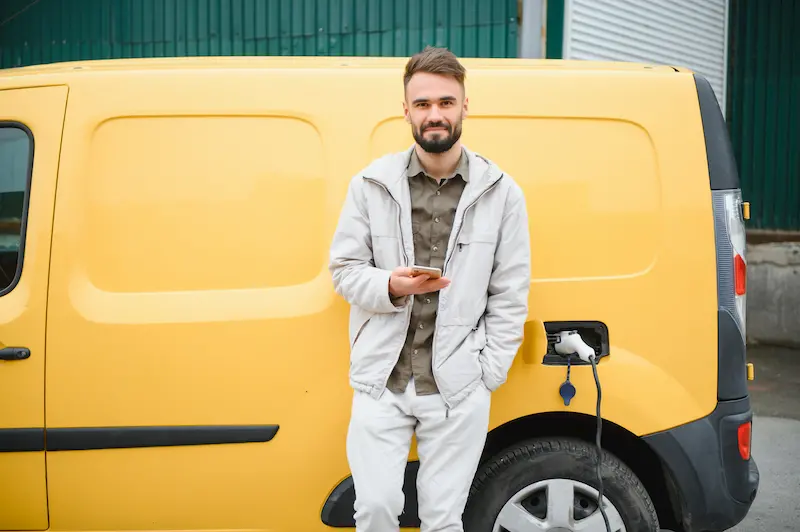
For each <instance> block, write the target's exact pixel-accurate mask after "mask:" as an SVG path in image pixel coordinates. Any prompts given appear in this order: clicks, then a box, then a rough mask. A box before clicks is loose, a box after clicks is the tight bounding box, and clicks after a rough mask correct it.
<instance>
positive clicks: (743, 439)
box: [738, 421, 753, 460]
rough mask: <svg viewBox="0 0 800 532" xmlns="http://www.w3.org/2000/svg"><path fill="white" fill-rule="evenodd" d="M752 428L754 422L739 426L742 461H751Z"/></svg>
mask: <svg viewBox="0 0 800 532" xmlns="http://www.w3.org/2000/svg"><path fill="white" fill-rule="evenodd" d="M752 427H753V422H752V421H748V422H747V423H742V424H741V425H739V430H738V433H739V456H741V457H742V460H750V436H751V434H752Z"/></svg>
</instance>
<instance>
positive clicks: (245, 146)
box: [46, 60, 717, 531]
mask: <svg viewBox="0 0 800 532" xmlns="http://www.w3.org/2000/svg"><path fill="white" fill-rule="evenodd" d="M466 63H467V66H468V68H469V67H470V64H469V62H466ZM396 67H401V64H399V63H398V64H397V65H396ZM396 67H392V68H388V67H386V68H384V67H379V66H375V65H373V66H371V67H370V68H363V69H360V68H350V67H349V66H347V61H345V60H342V65H340V66H332V65H331V64H330V63H328V67H325V68H323V67H319V68H316V69H312V68H299V67H297V68H294V67H293V68H285V69H277V68H274V69H268V68H265V69H256V68H242V69H230V70H225V71H224V72H223V71H221V70H217V69H189V68H185V69H182V68H175V69H169V70H167V69H163V70H160V69H153V70H139V71H135V72H132V73H131V72H125V71H123V70H113V69H108V70H100V71H97V72H91V71H89V72H84V73H82V74H79V75H74V76H72V77H71V78H70V84H71V91H72V92H71V98H70V104H69V108H68V111H67V120H66V125H65V139H64V155H63V159H62V167H61V173H60V178H59V189H58V195H57V207H56V217H55V223H56V231H55V233H54V242H53V257H52V276H51V284H50V309H51V311H50V319H49V321H48V329H47V342H48V349H49V354H48V357H49V358H48V366H47V403H46V406H47V411H46V416H47V424H48V427H52V428H53V429H54V434H60V435H61V436H60V438H61V440H60V441H61V442H62V443H64V445H63V446H62V447H61V450H54V451H53V452H52V453H49V457H48V488H49V498H50V505H51V528H53V529H54V530H87V529H95V530H133V529H137V530H153V529H161V530H166V529H201V528H202V529H227V530H235V529H273V530H282V531H287V530H304V531H307V530H324V529H325V528H326V527H324V525H323V524H322V523H321V521H320V510H321V508H322V504H323V502H324V501H325V499H326V498H327V496H328V495H329V494H330V493H331V490H333V488H334V487H335V486H336V485H337V484H338V483H339V482H340V481H341V480H342V479H344V478H346V477H347V476H348V474H349V471H348V468H347V463H346V459H345V449H344V442H345V435H346V430H347V421H348V418H349V413H350V401H351V398H352V391H351V390H350V389H349V386H348V384H347V382H348V381H347V370H348V340H347V319H348V309H347V306H346V304H345V303H344V302H343V301H342V300H341V299H340V298H338V297H336V296H335V294H334V293H333V290H332V286H331V283H330V277H329V274H328V272H327V260H328V245H329V242H330V238H331V235H332V232H333V230H334V227H335V224H336V220H337V218H338V215H339V210H340V208H341V204H342V201H343V199H344V195H345V192H346V190H347V184H348V181H349V179H350V178H351V176H353V175H354V174H355V173H356V172H357V171H358V170H359V169H360V168H362V167H363V166H364V165H366V164H367V163H368V161H369V160H370V159H372V158H373V157H376V156H379V155H382V154H383V153H385V152H387V151H396V150H401V149H404V148H406V147H408V146H409V145H410V144H411V142H413V140H412V138H411V135H410V131H409V128H408V125H407V124H405V123H404V122H402V120H401V116H402V107H401V102H402V98H403V89H402V70H401V68H396ZM468 83H469V85H468V91H469V93H468V94H469V97H470V100H471V102H472V104H471V107H470V115H469V118H468V119H467V120H466V121H465V122H464V137H463V138H464V140H465V143H466V144H467V145H468V146H469V147H470V148H472V149H474V150H476V151H478V152H479V153H482V154H483V155H485V156H487V157H489V158H491V159H493V160H495V161H497V162H498V164H499V165H500V166H501V167H502V168H503V170H504V171H506V172H507V173H509V174H510V175H511V176H513V178H514V179H516V180H517V181H518V182H519V183H520V185H521V186H522V187H523V189H524V191H525V194H526V196H527V198H528V204H529V212H530V214H531V216H530V229H531V234H532V246H533V247H532V252H533V257H534V261H533V278H532V280H531V281H532V283H533V285H532V292H531V300H530V304H531V318H532V319H533V318H538V319H541V320H542V321H545V322H547V321H560V320H598V321H602V322H603V323H605V324H606V325H607V326H608V328H609V332H610V343H611V349H610V352H611V355H610V356H609V357H608V358H607V359H605V360H603V361H602V362H601V364H600V369H599V372H600V377H601V379H602V382H603V414H604V416H605V417H606V418H607V419H609V420H611V421H613V422H615V423H618V424H620V425H622V426H623V427H625V428H626V429H628V430H630V431H631V432H633V433H634V434H637V435H642V434H647V433H651V432H656V431H659V430H665V429H668V428H671V427H673V426H676V425H679V424H683V423H686V422H688V421H691V420H693V419H698V418H701V417H702V416H704V415H706V414H707V413H708V412H710V411H712V410H713V408H714V406H715V404H716V391H715V389H714V388H713V386H709V383H713V382H716V371H717V367H716V345H717V344H716V312H715V311H716V284H715V282H716V279H715V276H714V272H715V255H714V245H713V242H714V235H713V217H712V216H711V210H710V209H711V201H710V191H709V187H708V182H709V181H708V171H707V167H706V164H705V152H704V148H703V134H702V126H701V121H700V115H699V112H698V108H697V97H696V92H695V89H694V85H693V81H692V79H691V76H689V75H685V74H677V73H674V72H671V71H659V72H656V71H653V72H635V71H632V70H628V71H620V72H607V73H605V72H599V71H592V70H586V71H580V70H574V71H568V70H561V71H558V70H553V71H548V70H536V69H513V68H508V69H506V68H502V67H500V66H498V67H496V68H495V67H493V68H491V69H488V68H487V69H482V68H477V67H476V68H475V69H473V70H470V78H469V82H468ZM323 87H324V90H320V88H323ZM664 102H671V105H664ZM564 376H565V371H564V368H563V367H555V366H544V365H542V364H541V360H540V359H536V360H534V359H526V358H525V357H523V356H519V357H518V358H517V360H516V362H515V364H514V366H513V368H512V372H511V375H510V376H509V381H508V383H507V384H506V385H505V386H504V387H503V388H501V389H500V390H499V391H498V392H497V393H496V394H495V395H494V399H493V400H494V406H493V412H492V419H491V424H492V427H494V426H497V425H499V424H502V423H504V422H507V421H509V420H512V419H515V418H517V417H521V416H526V415H529V414H533V413H537V412H544V411H564V410H566V411H570V412H583V413H586V414H589V415H594V413H595V403H594V401H595V396H594V382H593V379H592V375H591V370H590V369H589V368H573V371H572V379H573V382H574V383H575V385H576V387H577V390H578V394H577V396H576V397H575V398H574V399H573V401H572V403H571V405H570V406H569V407H565V406H564V405H563V403H562V402H561V401H560V398H559V396H558V386H559V384H561V382H563V380H564ZM242 434H247V435H248V437H249V438H250V439H249V441H251V443H234V442H239V441H241V439H240V438H241V437H242V436H241V435H242ZM156 435H158V436H156ZM76 441H77V442H78V443H74V442H76ZM69 442H73V443H71V444H70V443H69ZM120 442H122V443H120ZM226 442H227V443H226ZM190 443H191V444H192V445H189V444H190ZM203 443H215V444H216V445H200V444H203ZM134 444H135V445H134ZM414 455H415V452H414V451H413V450H412V456H411V457H412V458H413V457H414Z"/></svg>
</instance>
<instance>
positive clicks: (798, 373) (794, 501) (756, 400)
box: [730, 346, 800, 532]
mask: <svg viewBox="0 0 800 532" xmlns="http://www.w3.org/2000/svg"><path fill="white" fill-rule="evenodd" d="M748 359H749V361H750V362H752V363H753V364H754V366H755V380H753V381H752V382H751V383H750V391H751V393H752V399H753V411H754V420H753V451H752V452H753V457H754V458H755V460H756V462H757V463H758V467H759V470H760V473H761V485H760V488H759V492H758V495H757V496H756V500H755V502H754V503H753V506H752V508H751V509H750V513H749V514H748V516H747V517H746V518H745V520H744V521H742V522H741V523H740V524H739V526H736V527H734V528H732V529H730V532H781V531H790V530H791V531H797V530H800V350H798V349H788V348H777V347H766V346H751V347H749V348H748Z"/></svg>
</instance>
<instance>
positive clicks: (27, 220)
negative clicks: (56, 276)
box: [0, 86, 67, 530]
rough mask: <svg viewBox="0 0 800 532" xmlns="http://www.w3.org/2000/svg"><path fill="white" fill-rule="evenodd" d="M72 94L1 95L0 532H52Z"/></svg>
mask: <svg viewBox="0 0 800 532" xmlns="http://www.w3.org/2000/svg"><path fill="white" fill-rule="evenodd" d="M66 101H67V88H66V87H63V86H58V87H37V88H25V89H11V90H0V405H2V406H0V501H2V502H0V508H2V511H0V530H45V529H46V528H48V526H49V525H48V513H47V486H46V483H45V434H44V430H45V426H44V368H45V364H44V361H45V342H44V338H45V318H46V315H47V279H48V268H49V263H50V237H51V232H52V224H53V200H54V197H55V186H56V173H57V171H58V159H59V150H60V148H61V129H62V125H63V122H64V107H65V104H66Z"/></svg>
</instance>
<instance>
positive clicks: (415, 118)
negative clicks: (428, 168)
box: [403, 72, 467, 153]
mask: <svg viewBox="0 0 800 532" xmlns="http://www.w3.org/2000/svg"><path fill="white" fill-rule="evenodd" d="M403 110H404V112H405V117H406V121H408V122H409V123H410V124H411V133H412V134H413V135H414V140H416V141H417V144H419V145H420V147H421V148H422V149H423V150H425V151H426V152H429V153H443V152H446V151H447V150H449V149H450V148H452V147H453V145H454V144H455V143H456V142H458V139H459V138H461V121H462V120H463V119H464V117H465V116H466V115H467V99H466V98H465V97H464V91H463V89H462V88H461V85H459V83H458V81H456V80H455V79H453V78H452V77H450V76H443V75H439V74H429V73H427V72H420V73H418V74H414V76H413V77H412V78H411V80H410V81H409V82H408V85H407V86H406V101H405V102H404V103H403Z"/></svg>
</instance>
